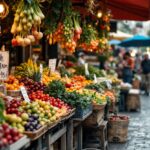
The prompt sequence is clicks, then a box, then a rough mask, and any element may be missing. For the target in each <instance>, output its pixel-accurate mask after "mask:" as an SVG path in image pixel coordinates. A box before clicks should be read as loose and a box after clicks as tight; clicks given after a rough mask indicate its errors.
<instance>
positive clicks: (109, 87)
mask: <svg viewBox="0 0 150 150" xmlns="http://www.w3.org/2000/svg"><path fill="white" fill-rule="evenodd" d="M105 82H106V85H107V88H108V89H112V86H111V83H110V82H109V81H105Z"/></svg>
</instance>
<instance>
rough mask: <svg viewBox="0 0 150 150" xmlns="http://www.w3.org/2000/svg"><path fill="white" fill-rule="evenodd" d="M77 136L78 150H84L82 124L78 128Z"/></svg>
mask: <svg viewBox="0 0 150 150" xmlns="http://www.w3.org/2000/svg"><path fill="white" fill-rule="evenodd" d="M77 136H78V139H77V140H78V144H77V150H82V125H81V124H80V125H79V126H78V127H77Z"/></svg>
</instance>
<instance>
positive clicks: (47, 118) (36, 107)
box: [22, 100, 58, 129]
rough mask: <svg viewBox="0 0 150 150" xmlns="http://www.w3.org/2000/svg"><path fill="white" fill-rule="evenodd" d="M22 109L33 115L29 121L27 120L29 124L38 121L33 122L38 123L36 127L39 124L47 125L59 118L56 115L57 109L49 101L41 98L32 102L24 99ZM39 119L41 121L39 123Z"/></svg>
mask: <svg viewBox="0 0 150 150" xmlns="http://www.w3.org/2000/svg"><path fill="white" fill-rule="evenodd" d="M22 109H23V110H24V111H25V112H27V113H28V114H31V117H29V121H28V120H27V121H28V123H29V124H30V123H32V122H34V121H35V122H36V123H33V124H36V125H35V127H36V128H37V127H38V125H39V124H40V125H45V124H46V123H51V122H54V121H56V120H57V119H58V118H57V116H56V113H57V111H56V109H55V108H54V107H53V106H51V105H50V104H49V103H48V102H44V101H41V100H36V101H34V102H31V103H27V102H25V101H23V102H22ZM35 114H36V117H35ZM37 121H39V122H38V123H37ZM28 123H27V124H28ZM36 128H35V129H36Z"/></svg>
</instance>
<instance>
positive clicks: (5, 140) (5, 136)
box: [0, 123, 23, 149]
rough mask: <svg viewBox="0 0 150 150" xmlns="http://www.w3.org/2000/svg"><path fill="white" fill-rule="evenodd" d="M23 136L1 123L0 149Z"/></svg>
mask: <svg viewBox="0 0 150 150" xmlns="http://www.w3.org/2000/svg"><path fill="white" fill-rule="evenodd" d="M22 136H23V135H22V134H21V133H19V132H18V131H17V130H16V129H15V128H12V127H10V126H9V125H8V124H6V123H3V124H2V125H0V149H1V148H4V147H6V146H8V145H10V144H13V143H14V142H16V141H18V140H19V139H20V138H21V137H22Z"/></svg>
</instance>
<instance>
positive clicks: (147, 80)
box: [141, 54, 150, 95]
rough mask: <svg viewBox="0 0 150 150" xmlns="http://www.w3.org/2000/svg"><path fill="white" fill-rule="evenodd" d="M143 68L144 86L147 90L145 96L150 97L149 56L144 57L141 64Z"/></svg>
mask: <svg viewBox="0 0 150 150" xmlns="http://www.w3.org/2000/svg"><path fill="white" fill-rule="evenodd" d="M141 68H142V84H143V87H144V90H145V94H146V95H149V92H150V59H149V56H148V54H145V55H144V58H143V60H142V63H141Z"/></svg>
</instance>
